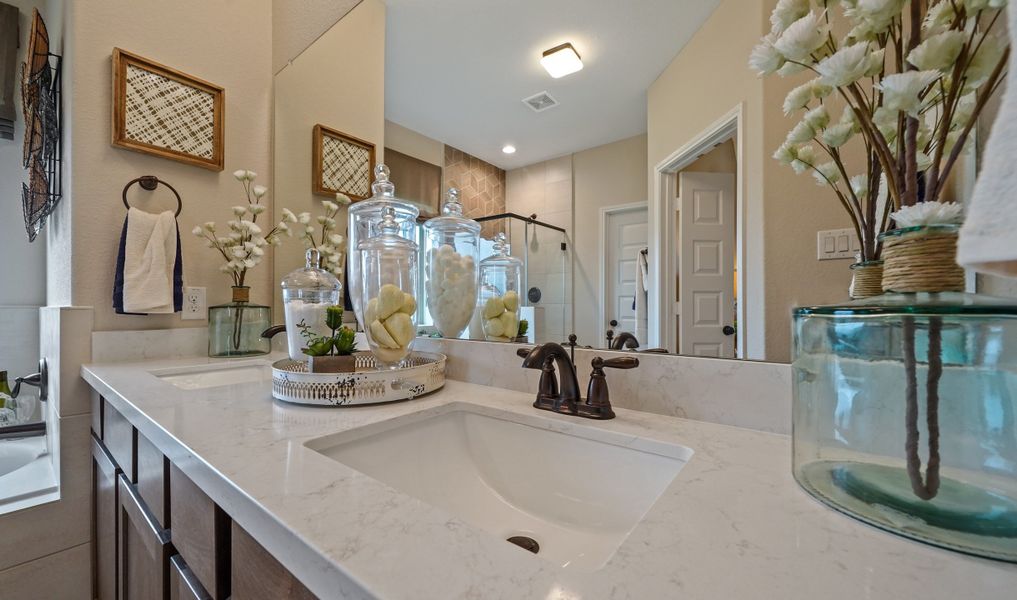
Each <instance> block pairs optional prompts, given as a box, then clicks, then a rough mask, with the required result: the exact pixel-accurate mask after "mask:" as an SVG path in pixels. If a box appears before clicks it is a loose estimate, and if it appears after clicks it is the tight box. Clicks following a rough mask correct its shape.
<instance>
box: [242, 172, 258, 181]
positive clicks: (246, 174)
mask: <svg viewBox="0 0 1017 600" xmlns="http://www.w3.org/2000/svg"><path fill="white" fill-rule="evenodd" d="M257 176H258V174H257V173H255V172H254V171H244V179H246V180H247V181H254V178H255V177H257Z"/></svg>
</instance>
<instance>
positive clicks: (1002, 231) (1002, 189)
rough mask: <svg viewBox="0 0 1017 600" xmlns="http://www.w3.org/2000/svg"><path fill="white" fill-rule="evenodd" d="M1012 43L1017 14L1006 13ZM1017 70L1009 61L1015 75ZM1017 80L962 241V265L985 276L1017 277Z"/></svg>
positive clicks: (1009, 88) (1009, 89) (1010, 86)
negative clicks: (1016, 234) (1016, 240)
mask: <svg viewBox="0 0 1017 600" xmlns="http://www.w3.org/2000/svg"><path fill="white" fill-rule="evenodd" d="M1007 13H1008V16H1009V22H1010V35H1011V39H1013V37H1014V36H1015V35H1017V10H1015V9H1013V7H1011V9H1008V10H1007ZM1013 66H1014V63H1013V58H1012V57H1011V59H1010V67H1011V70H1010V72H1011V73H1012V72H1013V71H1012V67H1013ZM1014 156H1017V81H1015V80H1014V78H1012V77H1010V76H1007V83H1006V94H1005V95H1004V96H1003V101H1002V105H1001V107H1000V110H999V115H997V116H996V123H995V125H993V128H992V134H991V135H990V136H989V142H988V144H987V145H986V146H985V160H984V162H983V163H982V170H981V174H980V175H979V176H978V181H977V182H976V183H975V192H974V195H972V197H971V200H970V202H969V203H968V205H967V211H966V212H967V217H966V218H965V220H964V226H963V227H961V231H960V239H959V240H958V242H957V262H958V263H959V264H960V265H961V266H964V267H969V268H972V269H974V270H976V271H981V272H983V273H993V274H996V275H1005V276H1008V277H1017V243H1014V232H1015V231H1017V169H1014Z"/></svg>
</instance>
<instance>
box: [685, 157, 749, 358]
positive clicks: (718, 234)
mask: <svg viewBox="0 0 1017 600" xmlns="http://www.w3.org/2000/svg"><path fill="white" fill-rule="evenodd" d="M678 196H679V204H680V205H681V209H680V212H679V225H678V228H679V233H678V239H679V240H680V241H681V242H680V243H681V247H680V250H679V253H678V254H679V260H678V278H679V279H678V280H679V286H678V287H679V292H678V301H679V306H681V315H680V316H679V317H678V351H679V353H681V354H687V355H692V356H716V357H723V358H734V357H735V336H734V333H735V331H734V325H735V323H734V319H735V304H734V303H735V297H734V282H735V274H734V267H735V222H736V221H735V176H734V175H733V174H728V173H681V174H679V176H678Z"/></svg>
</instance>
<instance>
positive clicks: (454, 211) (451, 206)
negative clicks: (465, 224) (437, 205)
mask: <svg viewBox="0 0 1017 600" xmlns="http://www.w3.org/2000/svg"><path fill="white" fill-rule="evenodd" d="M441 212H442V214H444V215H450V216H454V217H461V216H463V205H462V204H461V203H460V202H459V188H454V187H450V188H449V189H448V192H446V194H445V205H444V206H443V207H442V208H441Z"/></svg>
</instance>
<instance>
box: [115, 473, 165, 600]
mask: <svg viewBox="0 0 1017 600" xmlns="http://www.w3.org/2000/svg"><path fill="white" fill-rule="evenodd" d="M117 493H118V494H119V496H120V497H119V506H120V509H119V514H118V521H119V528H120V531H119V542H120V547H119V548H118V553H119V565H120V566H119V569H120V574H119V578H120V599H121V600H159V599H160V598H161V599H163V600H165V599H166V598H168V597H169V554H170V539H169V532H167V531H165V530H163V529H162V528H161V527H159V523H158V522H156V520H155V517H154V516H153V515H152V514H151V513H150V512H149V511H148V509H147V508H146V507H145V505H144V503H143V502H142V501H141V497H140V496H138V493H137V491H136V490H135V488H134V486H133V485H132V484H131V482H130V481H128V479H127V477H126V475H124V474H123V473H121V474H120V475H119V476H118V481H117Z"/></svg>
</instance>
